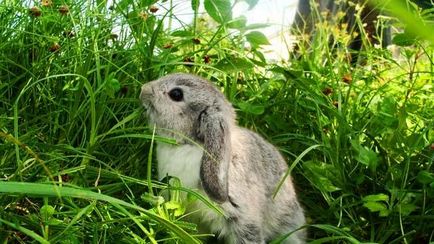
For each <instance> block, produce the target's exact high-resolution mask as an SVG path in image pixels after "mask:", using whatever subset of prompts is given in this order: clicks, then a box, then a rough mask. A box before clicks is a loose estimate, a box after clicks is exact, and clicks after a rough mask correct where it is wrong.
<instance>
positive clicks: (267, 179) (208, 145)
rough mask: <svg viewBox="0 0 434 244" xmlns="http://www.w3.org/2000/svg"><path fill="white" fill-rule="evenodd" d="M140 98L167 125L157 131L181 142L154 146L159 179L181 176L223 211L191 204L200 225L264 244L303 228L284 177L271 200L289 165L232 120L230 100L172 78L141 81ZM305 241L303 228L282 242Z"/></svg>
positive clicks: (198, 82)
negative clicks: (218, 211)
mask: <svg viewBox="0 0 434 244" xmlns="http://www.w3.org/2000/svg"><path fill="white" fill-rule="evenodd" d="M176 89H180V90H181V96H179V95H180V93H179V91H176V92H174V90H176ZM180 98H181V99H180ZM141 99H142V102H143V104H144V106H145V107H146V108H148V115H149V117H150V118H149V119H150V122H151V123H155V124H156V125H157V128H167V129H170V130H171V131H169V130H158V132H159V134H161V135H164V136H170V137H174V138H175V139H177V141H178V142H179V145H168V144H162V143H159V144H158V145H157V160H158V164H159V167H158V169H159V177H160V178H163V177H165V176H166V175H171V176H175V177H178V178H180V179H181V181H182V182H183V184H184V185H185V186H186V187H189V188H192V189H199V190H200V191H202V192H203V193H205V194H207V195H208V196H209V198H210V199H211V200H214V201H215V202H216V203H218V204H219V206H220V207H221V208H222V209H223V211H224V212H225V216H221V215H219V214H218V213H216V212H214V211H213V210H211V209H209V208H207V207H206V206H205V205H204V204H203V203H202V202H200V201H196V202H195V203H194V206H192V209H191V210H192V211H193V210H198V211H193V212H195V213H194V214H193V217H194V218H195V219H196V221H197V222H198V224H199V226H200V227H202V228H205V229H208V231H211V232H213V233H216V234H217V235H218V236H219V237H221V238H224V239H225V241H226V243H265V242H267V241H271V240H273V239H275V238H277V237H279V236H281V235H284V234H287V233H289V232H291V231H294V230H295V229H297V228H299V227H301V226H302V225H304V223H305V220H304V215H303V209H302V208H301V207H300V205H299V203H298V201H297V197H296V194H295V191H294V187H293V184H292V181H291V178H290V177H288V178H287V179H286V181H285V183H284V184H283V186H282V188H281V189H280V191H279V192H278V194H277V195H276V197H275V198H274V199H273V193H274V191H275V190H276V187H277V185H278V183H279V181H280V180H281V179H282V177H283V175H284V174H285V172H286V171H287V169H288V166H287V164H286V162H285V160H284V159H283V157H282V156H281V155H280V153H279V152H278V150H277V149H276V148H275V147H274V146H272V145H271V144H270V143H268V142H266V141H265V140H264V139H263V138H262V137H260V136H259V135H257V134H256V133H254V132H252V131H250V130H247V129H244V128H241V127H239V126H237V125H236V123H235V115H234V112H233V109H232V107H231V105H230V104H229V102H227V100H226V99H225V98H224V96H223V94H221V92H220V91H218V90H217V89H216V88H215V87H214V86H212V85H211V84H210V83H209V82H207V81H206V80H203V79H201V78H199V77H196V76H192V75H186V74H175V75H170V76H166V77H163V78H161V79H160V80H157V81H154V82H151V83H149V84H145V85H144V86H143V88H142V94H141ZM173 131H177V132H179V133H182V134H184V135H186V136H188V137H190V138H191V139H192V140H193V141H194V143H192V142H191V141H190V140H186V139H185V137H183V136H180V135H179V134H177V133H175V132H173ZM304 238H305V233H304V231H297V232H295V233H293V234H292V235H291V236H290V237H289V238H287V239H286V240H285V242H287V243H303V242H304Z"/></svg>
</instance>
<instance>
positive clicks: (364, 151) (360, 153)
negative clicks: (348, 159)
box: [351, 140, 378, 170]
mask: <svg viewBox="0 0 434 244" xmlns="http://www.w3.org/2000/svg"><path fill="white" fill-rule="evenodd" d="M351 145H352V146H353V149H354V150H355V151H356V155H355V156H354V158H355V159H356V160H357V161H358V162H360V163H362V164H364V165H366V166H367V167H368V168H369V169H371V170H376V168H377V166H378V155H377V153H376V152H374V151H372V150H371V149H369V148H366V147H364V146H362V145H360V144H359V142H358V141H357V140H353V141H351Z"/></svg>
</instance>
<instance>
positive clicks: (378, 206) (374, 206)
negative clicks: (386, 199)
mask: <svg viewBox="0 0 434 244" xmlns="http://www.w3.org/2000/svg"><path fill="white" fill-rule="evenodd" d="M363 206H364V207H366V208H368V209H369V211H371V212H379V211H382V210H385V209H387V206H386V204H384V203H381V202H365V203H363Z"/></svg>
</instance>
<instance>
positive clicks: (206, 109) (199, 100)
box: [140, 73, 234, 143]
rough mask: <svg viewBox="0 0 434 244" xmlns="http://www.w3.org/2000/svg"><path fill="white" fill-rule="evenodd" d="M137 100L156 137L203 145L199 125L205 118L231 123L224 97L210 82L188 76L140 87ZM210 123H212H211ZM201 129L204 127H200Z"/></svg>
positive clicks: (173, 77) (176, 76) (171, 78)
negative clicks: (192, 141) (195, 141)
mask: <svg viewBox="0 0 434 244" xmlns="http://www.w3.org/2000/svg"><path fill="white" fill-rule="evenodd" d="M140 99H141V102H142V104H143V106H144V107H145V109H146V111H147V115H148V119H149V125H150V126H153V125H154V124H155V125H156V127H157V129H159V130H158V131H159V132H158V134H160V135H165V136H169V137H173V138H175V139H177V140H178V142H181V143H182V142H186V141H185V137H188V138H190V139H193V140H197V141H198V142H203V140H204V138H203V137H204V131H201V130H200V129H201V122H204V120H206V119H207V118H204V117H205V116H212V117H214V118H215V117H221V119H222V120H225V121H226V123H228V125H229V124H232V123H234V122H233V121H234V112H233V109H232V106H231V105H230V103H229V102H228V101H227V100H226V98H225V97H224V95H223V94H222V93H221V92H220V91H219V90H218V89H217V88H216V87H214V86H213V85H212V84H211V83H210V82H209V81H207V80H204V79H202V78H200V77H198V76H194V75H190V74H181V73H177V74H172V75H168V76H164V77H162V78H160V79H158V80H155V81H152V82H149V83H146V84H144V85H143V86H142V92H141V94H140ZM210 122H211V121H210ZM202 126H203V125H202Z"/></svg>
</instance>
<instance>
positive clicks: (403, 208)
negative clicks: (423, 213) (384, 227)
mask: <svg viewBox="0 0 434 244" xmlns="http://www.w3.org/2000/svg"><path fill="white" fill-rule="evenodd" d="M398 207H399V210H400V212H401V214H402V215H403V216H408V215H410V214H411V213H412V212H413V211H414V210H416V209H417V206H416V205H414V204H412V203H401V204H400V205H399V206H398Z"/></svg>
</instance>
